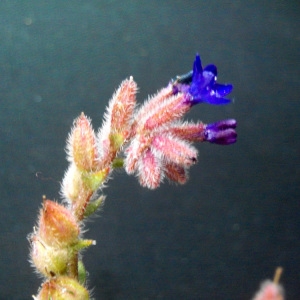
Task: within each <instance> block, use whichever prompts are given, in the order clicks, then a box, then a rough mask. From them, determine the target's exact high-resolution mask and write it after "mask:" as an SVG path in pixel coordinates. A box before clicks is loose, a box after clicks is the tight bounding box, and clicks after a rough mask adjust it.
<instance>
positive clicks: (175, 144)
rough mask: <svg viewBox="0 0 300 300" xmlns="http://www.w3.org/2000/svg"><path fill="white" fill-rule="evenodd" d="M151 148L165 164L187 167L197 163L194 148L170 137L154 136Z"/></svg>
mask: <svg viewBox="0 0 300 300" xmlns="http://www.w3.org/2000/svg"><path fill="white" fill-rule="evenodd" d="M151 147H153V151H154V152H155V153H156V154H157V155H159V156H160V157H162V159H163V160H165V161H166V162H167V163H175V164H178V165H181V166H185V167H188V166H191V165H192V164H194V163H196V161H197V155H198V153H197V150H196V148H194V147H193V146H191V145H189V144H188V143H187V142H185V141H182V140H179V139H177V138H175V137H173V136H171V135H157V136H155V137H154V138H153V141H152V144H151Z"/></svg>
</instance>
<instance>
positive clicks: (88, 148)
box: [67, 113, 98, 171]
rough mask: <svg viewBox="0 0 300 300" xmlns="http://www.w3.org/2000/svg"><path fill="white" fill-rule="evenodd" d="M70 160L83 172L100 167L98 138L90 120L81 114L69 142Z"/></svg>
mask: <svg viewBox="0 0 300 300" xmlns="http://www.w3.org/2000/svg"><path fill="white" fill-rule="evenodd" d="M67 152H68V156H69V160H70V161H71V162H73V161H74V163H75V164H76V166H77V167H78V168H79V169H81V170H86V171H91V170H96V169H97V167H98V162H97V161H98V152H97V149H96V137H95V133H94V130H93V128H92V126H91V123H90V120H89V119H88V118H87V117H86V116H85V115H84V113H81V115H80V116H79V117H78V118H77V119H76V120H75V122H74V127H73V129H72V131H71V134H70V135H69V138H68V142H67Z"/></svg>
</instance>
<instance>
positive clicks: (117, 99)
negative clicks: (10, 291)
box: [29, 55, 237, 300]
mask: <svg viewBox="0 0 300 300" xmlns="http://www.w3.org/2000/svg"><path fill="white" fill-rule="evenodd" d="M216 81H217V68H216V67H215V66H214V65H208V66H207V67H205V68H204V69H203V68H202V66H201V61H200V57H199V55H197V56H196V59H195V62H194V66H193V70H192V71H191V72H188V73H187V74H185V75H182V76H177V78H176V79H174V80H172V81H171V82H170V83H169V84H168V86H167V87H165V88H163V89H162V90H160V91H159V92H158V93H157V94H155V95H154V96H152V97H150V98H149V99H148V100H147V101H146V103H145V104H144V105H142V106H141V107H140V108H138V107H137V105H136V93H137V84H136V83H135V81H134V80H133V78H132V77H130V78H129V79H127V80H124V81H123V82H122V83H121V85H120V87H119V88H118V89H117V90H116V92H115V93H114V95H113V97H112V99H111V100H110V102H109V106H108V108H107V111H106V114H105V118H104V122H103V125H102V127H101V128H100V129H99V131H98V133H97V134H96V133H95V132H94V130H93V128H92V125H91V122H90V120H89V118H88V117H86V116H85V115H84V113H81V115H80V116H79V117H78V118H77V119H76V120H75V121H74V126H73V129H72V130H71V133H70V135H69V137H68V141H67V154H68V160H69V162H70V165H69V168H68V170H67V171H66V174H65V176H64V179H63V182H62V188H61V194H62V196H63V199H64V200H63V204H58V203H56V202H54V201H51V200H46V199H44V201H43V207H42V209H41V211H40V217H39V220H38V224H37V227H36V228H35V229H34V232H33V233H32V234H31V235H30V237H29V239H30V243H31V261H32V262H33V265H34V266H35V268H36V269H37V271H38V272H39V273H41V274H42V275H43V276H44V277H45V281H44V283H43V285H42V287H41V289H40V291H39V294H38V295H37V296H35V297H34V298H35V299H40V300H41V299H42V300H43V299H89V293H88V291H87V289H86V288H85V286H84V285H85V270H84V266H83V263H82V261H81V255H80V250H81V249H83V248H86V247H88V246H90V245H93V244H95V242H94V241H92V240H85V239H82V238H81V231H82V226H83V225H82V224H83V221H84V219H85V218H86V217H88V216H89V215H91V214H92V213H94V212H95V211H96V210H97V208H98V207H99V206H100V205H101V204H102V203H103V200H104V197H103V196H100V197H99V196H98V191H99V189H101V188H102V187H103V186H104V184H105V182H106V181H107V180H108V178H109V177H110V175H111V172H112V171H113V170H114V169H115V168H117V167H124V169H125V170H126V172H127V173H128V174H136V175H137V177H138V180H139V182H140V184H141V185H142V186H145V187H148V188H150V189H155V188H157V187H158V186H159V185H160V183H161V182H162V181H163V179H164V178H167V179H169V180H170V181H174V182H177V183H181V184H183V183H185V182H186V181H187V179H188V169H189V168H190V167H191V166H192V165H193V164H195V163H196V162H197V156H198V152H197V149H196V148H195V147H194V146H193V145H192V143H193V142H205V141H207V142H210V143H215V144H221V145H228V144H232V143H234V142H235V141H236V137H237V134H236V131H235V127H236V121H235V120H233V119H229V120H224V121H219V122H215V123H212V124H204V123H202V122H198V123H191V122H184V121H183V116H184V115H185V114H186V113H187V112H188V111H189V110H190V109H191V107H193V106H194V105H195V104H197V103H201V102H207V103H210V104H226V103H228V102H230V100H229V99H227V98H225V97H226V96H227V95H228V94H229V93H230V92H231V90H232V85H230V84H225V85H223V84H219V83H217V82H216Z"/></svg>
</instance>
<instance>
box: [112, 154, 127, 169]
mask: <svg viewBox="0 0 300 300" xmlns="http://www.w3.org/2000/svg"><path fill="white" fill-rule="evenodd" d="M112 167H113V168H114V169H117V168H123V167H124V158H121V157H116V158H115V159H114V160H113V162H112Z"/></svg>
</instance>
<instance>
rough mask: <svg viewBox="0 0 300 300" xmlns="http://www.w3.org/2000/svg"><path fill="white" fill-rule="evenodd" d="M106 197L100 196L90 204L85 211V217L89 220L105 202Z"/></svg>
mask: <svg viewBox="0 0 300 300" xmlns="http://www.w3.org/2000/svg"><path fill="white" fill-rule="evenodd" d="M104 199H105V196H103V195H102V196H100V197H99V198H98V199H96V200H94V201H91V202H89V203H88V205H87V207H86V208H85V211H84V217H85V218H87V217H89V216H90V215H92V214H93V213H94V212H95V211H96V210H97V209H98V208H99V207H100V206H101V205H102V203H103V202H104Z"/></svg>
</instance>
